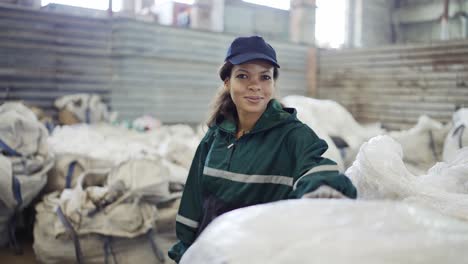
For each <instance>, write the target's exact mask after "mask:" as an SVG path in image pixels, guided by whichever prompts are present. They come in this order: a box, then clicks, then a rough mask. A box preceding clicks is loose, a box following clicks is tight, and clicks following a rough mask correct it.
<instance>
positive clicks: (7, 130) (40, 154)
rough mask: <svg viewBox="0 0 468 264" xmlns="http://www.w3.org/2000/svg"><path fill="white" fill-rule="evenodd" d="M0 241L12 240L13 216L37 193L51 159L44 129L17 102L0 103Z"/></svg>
mask: <svg viewBox="0 0 468 264" xmlns="http://www.w3.org/2000/svg"><path fill="white" fill-rule="evenodd" d="M0 120H1V122H0V152H1V153H0V245H1V246H4V245H5V244H6V243H8V242H10V243H12V244H15V243H16V241H15V236H14V233H15V222H16V221H17V219H15V218H16V216H17V215H19V213H20V212H21V211H22V210H23V209H24V208H25V207H26V206H28V205H29V204H30V203H31V201H32V200H33V199H34V198H35V197H36V196H37V195H38V194H39V192H40V191H41V189H42V188H43V187H44V185H45V184H46V181H47V171H48V170H49V169H50V168H51V167H52V165H53V163H54V159H53V157H52V155H51V154H50V153H49V150H48V145H47V136H48V133H47V130H46V128H45V126H44V125H43V124H41V123H40V122H39V121H38V120H37V118H36V116H35V115H34V113H33V112H32V111H31V110H29V109H28V108H27V107H25V106H24V105H23V104H21V103H4V104H3V105H1V106H0Z"/></svg>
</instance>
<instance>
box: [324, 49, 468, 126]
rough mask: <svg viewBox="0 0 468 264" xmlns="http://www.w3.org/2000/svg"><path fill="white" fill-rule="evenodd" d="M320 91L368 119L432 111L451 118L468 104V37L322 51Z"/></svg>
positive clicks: (402, 118) (405, 122)
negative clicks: (427, 42) (457, 110)
mask: <svg viewBox="0 0 468 264" xmlns="http://www.w3.org/2000/svg"><path fill="white" fill-rule="evenodd" d="M318 54H319V55H318V68H319V72H318V96H319V97H320V98H327V99H333V100H336V101H338V102H340V103H341V104H343V105H344V106H345V107H347V108H348V109H349V110H350V111H351V112H352V114H353V115H354V116H355V117H357V119H358V120H359V121H362V122H374V121H382V122H383V123H384V124H385V125H387V126H388V127H390V128H403V127H408V126H412V125H414V123H415V122H416V121H417V118H418V117H419V116H420V115H422V114H427V115H429V116H431V117H432V118H435V119H437V120H439V121H443V122H446V121H449V120H450V119H451V116H452V113H453V111H454V110H455V108H456V107H457V106H463V105H464V106H468V41H466V40H465V41H455V42H438V43H434V44H425V45H406V46H391V47H390V46H389V47H381V48H373V49H361V50H347V51H320V52H319V53H318Z"/></svg>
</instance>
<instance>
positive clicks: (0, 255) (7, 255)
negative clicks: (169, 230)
mask: <svg viewBox="0 0 468 264" xmlns="http://www.w3.org/2000/svg"><path fill="white" fill-rule="evenodd" d="M161 238H162V239H160V240H158V242H159V246H160V247H161V250H162V251H163V252H164V254H165V255H166V252H167V251H168V250H169V248H170V247H171V246H172V245H173V244H174V243H175V242H176V240H177V239H176V238H175V237H173V235H172V234H162V235H161ZM18 241H19V243H20V245H21V248H22V250H23V253H22V254H21V255H16V254H15V252H14V251H13V249H10V248H8V247H6V248H0V262H1V263H5V264H10V263H15V264H32V263H38V261H37V260H36V257H35V255H34V250H33V248H32V246H33V238H32V237H31V235H28V234H24V233H19V234H18ZM165 263H173V262H172V261H170V259H169V257H167V256H166V262H165Z"/></svg>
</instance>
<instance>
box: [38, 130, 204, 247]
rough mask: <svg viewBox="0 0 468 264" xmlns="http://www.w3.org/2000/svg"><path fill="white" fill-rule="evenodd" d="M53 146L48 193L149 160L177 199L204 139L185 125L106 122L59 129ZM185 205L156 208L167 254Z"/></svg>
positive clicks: (91, 181) (94, 181)
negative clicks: (143, 127)
mask: <svg viewBox="0 0 468 264" xmlns="http://www.w3.org/2000/svg"><path fill="white" fill-rule="evenodd" d="M48 142H49V146H50V148H51V151H52V152H53V153H54V154H55V156H56V159H57V162H56V163H55V166H54V167H53V169H52V170H51V171H50V173H49V179H48V184H47V186H46V191H47V192H52V191H62V190H63V189H64V188H75V186H76V183H77V182H78V178H79V176H80V175H81V174H83V173H86V172H89V171H103V170H105V169H110V168H114V167H116V166H119V165H120V164H122V163H126V162H128V161H129V160H132V161H135V160H142V159H144V160H148V161H152V162H154V163H156V164H158V166H159V167H161V168H162V169H163V170H164V171H165V176H167V181H168V182H169V191H170V193H172V194H174V195H175V194H176V193H178V192H180V191H181V190H182V189H183V184H184V183H185V179H186V177H187V174H188V167H189V166H190V162H189V161H188V160H189V159H191V158H192V156H193V153H194V152H195V149H196V144H197V143H198V138H197V136H196V135H195V133H194V131H193V129H192V128H190V127H189V126H185V125H175V126H163V127H161V128H160V129H155V130H150V131H145V132H138V131H134V130H129V129H126V128H123V127H116V126H112V125H109V124H104V123H101V124H91V125H88V124H78V125H72V126H61V127H56V128H55V129H54V131H53V133H52V135H51V137H49V139H48ZM188 157H189V158H188ZM103 176H104V177H105V175H102V174H96V173H94V174H92V175H90V176H87V177H85V179H84V180H83V181H84V184H85V185H86V186H89V185H96V184H97V183H98V182H100V181H102V178H103ZM179 202H180V199H173V200H170V201H167V202H161V203H157V204H156V208H157V210H158V220H157V221H158V224H157V226H158V228H157V236H158V237H159V238H160V239H163V241H165V242H164V245H163V248H165V249H168V248H169V245H171V244H173V243H174V242H175V241H176V238H175V217H176V215H177V210H178V207H179Z"/></svg>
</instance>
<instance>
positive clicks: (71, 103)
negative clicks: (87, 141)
mask: <svg viewBox="0 0 468 264" xmlns="http://www.w3.org/2000/svg"><path fill="white" fill-rule="evenodd" d="M54 105H55V107H57V108H58V109H60V110H61V109H66V110H68V111H70V112H72V113H73V114H74V115H75V116H76V117H77V118H78V119H79V120H80V121H81V122H89V123H98V122H106V121H109V119H110V114H109V112H108V109H107V106H106V105H105V104H104V103H103V102H102V100H101V97H100V96H99V95H97V94H84V93H83V94H71V95H66V96H62V97H60V98H58V99H56V100H55V102H54Z"/></svg>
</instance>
